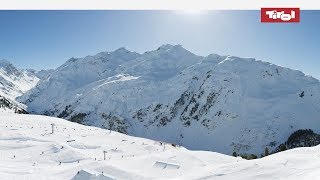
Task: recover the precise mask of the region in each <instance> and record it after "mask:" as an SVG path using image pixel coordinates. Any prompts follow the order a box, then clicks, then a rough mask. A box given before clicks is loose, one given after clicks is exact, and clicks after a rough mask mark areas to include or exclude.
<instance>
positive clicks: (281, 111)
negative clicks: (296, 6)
mask: <svg viewBox="0 0 320 180" xmlns="http://www.w3.org/2000/svg"><path fill="white" fill-rule="evenodd" d="M19 100H20V101H22V102H23V103H26V105H28V111H31V112H35V113H38V114H47V115H50V116H57V117H61V118H64V119H68V120H70V121H73V122H78V123H82V124H87V125H93V126H98V127H103V128H106V129H112V130H115V131H119V132H122V133H127V134H130V135H134V136H140V137H146V138H149V139H156V140H163V141H167V142H172V143H175V144H180V145H183V146H185V147H187V148H189V149H194V150H212V151H216V152H221V153H225V154H232V153H233V152H237V153H243V154H251V153H253V154H256V155H258V156H259V155H260V154H261V153H263V151H264V149H265V148H266V147H268V148H269V149H270V150H274V149H275V148H276V147H277V146H278V145H279V144H281V143H283V142H284V141H285V140H286V139H287V138H288V137H289V135H290V134H291V133H293V132H294V131H296V130H298V129H306V128H310V129H313V130H314V131H315V132H316V133H319V132H320V121H319V120H318V117H319V116H320V83H319V81H318V80H317V79H314V78H312V77H309V76H305V75H304V74H303V73H302V72H300V71H296V70H291V69H288V68H284V67H280V66H277V65H273V64H270V63H267V62H262V61H258V60H255V59H252V58H239V57H234V56H219V55H216V54H211V55H209V56H207V57H201V56H197V55H195V54H193V53H191V52H189V51H187V50H185V49H184V48H183V47H182V46H180V45H175V46H173V45H163V46H161V47H159V48H158V49H157V50H154V51H150V52H146V53H143V54H138V53H135V52H130V51H128V50H126V49H124V48H120V49H118V50H116V51H113V52H102V53H99V54H97V55H95V56H87V57H84V58H78V59H76V58H71V59H70V60H68V61H67V62H66V63H65V64H63V65H62V66H60V67H59V68H58V69H57V70H56V71H54V72H53V73H52V74H51V75H50V76H49V77H48V79H46V80H44V81H42V82H40V83H39V84H38V85H37V86H36V87H35V88H34V89H32V90H31V91H29V92H27V93H26V94H25V95H23V96H22V97H20V98H19Z"/></svg>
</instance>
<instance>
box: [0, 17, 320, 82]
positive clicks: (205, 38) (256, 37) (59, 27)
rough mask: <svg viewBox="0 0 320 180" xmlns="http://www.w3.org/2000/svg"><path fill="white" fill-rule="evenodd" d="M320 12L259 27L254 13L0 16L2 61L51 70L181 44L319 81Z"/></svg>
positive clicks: (0, 54) (0, 55)
mask: <svg viewBox="0 0 320 180" xmlns="http://www.w3.org/2000/svg"><path fill="white" fill-rule="evenodd" d="M319 34H320V11H303V12H302V15H301V23H298V24H296V23H293V24H263V23H260V11H208V12H177V11H0V59H7V60H9V61H11V62H13V63H14V64H15V65H17V66H18V67H20V68H35V69H38V70H39V69H43V68H45V69H47V68H56V67H58V66H60V65H61V64H63V63H64V62H65V61H66V60H68V59H69V58H71V57H83V56H86V55H94V54H96V53H98V52H101V51H112V50H115V49H117V48H119V47H126V48H128V49H129V50H131V51H137V52H140V53H143V52H145V51H149V50H153V49H156V48H157V47H159V46H160V45H162V44H167V43H170V44H181V45H182V46H183V47H185V48H186V49H188V50H190V51H192V52H193V53H195V54H198V55H203V56H204V55H208V54H210V53H217V54H221V55H235V56H241V57H255V58H257V59H260V60H264V61H269V62H272V63H274V64H278V65H282V66H286V67H290V68H293V69H299V70H302V71H303V72H305V73H306V74H308V75H312V76H314V77H317V78H320V35H319Z"/></svg>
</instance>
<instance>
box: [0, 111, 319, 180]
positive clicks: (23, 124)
mask: <svg viewBox="0 0 320 180" xmlns="http://www.w3.org/2000/svg"><path fill="white" fill-rule="evenodd" d="M51 124H54V128H53V129H54V130H53V133H52V126H51ZM0 147H1V148H0V176H1V180H12V179H37V180H51V179H52V180H54V179H59V180H70V179H72V180H106V179H108V180H113V179H117V180H122V179H123V180H127V179H135V180H138V179H139V180H140V179H190V180H191V179H199V180H200V179H201V180H203V179H218V180H220V179H221V180H229V179H234V180H248V179H252V180H260V179H261V180H262V179H295V180H298V179H318V177H319V175H320V172H319V168H320V161H319V158H320V153H319V152H320V146H316V147H312V148H296V149H293V150H288V151H285V152H280V153H277V154H273V155H270V156H267V157H264V158H261V159H256V160H245V159H242V158H240V157H237V158H235V157H232V156H227V155H223V154H219V153H215V152H208V151H190V150H187V149H185V148H184V147H180V146H176V147H175V146H172V145H171V144H165V143H163V142H159V141H153V140H149V139H144V138H137V137H132V136H128V135H124V134H121V133H117V132H114V131H109V130H105V129H100V128H96V127H89V126H83V125H80V124H76V123H72V122H68V121H65V120H63V119H59V118H53V117H46V116H39V115H20V114H5V115H1V116H0ZM104 151H105V156H104V153H103V152H104Z"/></svg>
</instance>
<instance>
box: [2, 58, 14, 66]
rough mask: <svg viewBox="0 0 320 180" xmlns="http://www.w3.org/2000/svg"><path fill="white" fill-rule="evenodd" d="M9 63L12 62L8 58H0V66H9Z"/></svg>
mask: <svg viewBox="0 0 320 180" xmlns="http://www.w3.org/2000/svg"><path fill="white" fill-rule="evenodd" d="M9 65H12V63H11V62H9V61H8V60H5V59H0V67H6V66H9Z"/></svg>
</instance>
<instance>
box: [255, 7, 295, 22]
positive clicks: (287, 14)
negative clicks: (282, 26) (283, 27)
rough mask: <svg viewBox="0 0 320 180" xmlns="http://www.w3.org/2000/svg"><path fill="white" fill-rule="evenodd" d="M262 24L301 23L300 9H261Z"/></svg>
mask: <svg viewBox="0 0 320 180" xmlns="http://www.w3.org/2000/svg"><path fill="white" fill-rule="evenodd" d="M261 22H266V23H297V22H300V8H261Z"/></svg>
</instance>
